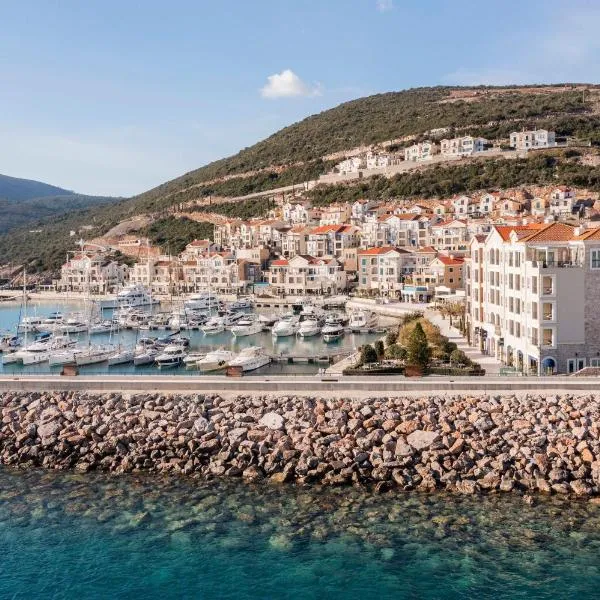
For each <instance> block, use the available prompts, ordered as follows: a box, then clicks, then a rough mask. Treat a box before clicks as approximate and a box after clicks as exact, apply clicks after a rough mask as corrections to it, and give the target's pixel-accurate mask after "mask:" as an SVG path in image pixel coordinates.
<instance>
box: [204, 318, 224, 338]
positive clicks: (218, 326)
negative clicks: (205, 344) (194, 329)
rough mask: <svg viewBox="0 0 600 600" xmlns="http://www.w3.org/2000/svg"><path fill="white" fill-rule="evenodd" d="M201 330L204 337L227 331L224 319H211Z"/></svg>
mask: <svg viewBox="0 0 600 600" xmlns="http://www.w3.org/2000/svg"><path fill="white" fill-rule="evenodd" d="M200 330H201V331H202V333H203V334H204V335H215V334H217V333H222V332H223V331H225V322H224V320H223V318H222V317H211V318H210V319H209V320H208V321H206V323H204V325H202V327H200Z"/></svg>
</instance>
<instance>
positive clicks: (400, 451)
mask: <svg viewBox="0 0 600 600" xmlns="http://www.w3.org/2000/svg"><path fill="white" fill-rule="evenodd" d="M412 453H413V449H412V447H411V446H410V445H409V444H407V443H406V439H405V438H404V437H403V436H401V437H399V438H398V441H397V442H396V449H395V450H394V454H395V455H396V456H410V455H411V454H412Z"/></svg>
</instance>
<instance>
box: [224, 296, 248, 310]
mask: <svg viewBox="0 0 600 600" xmlns="http://www.w3.org/2000/svg"><path fill="white" fill-rule="evenodd" d="M253 306H254V304H253V303H252V300H251V299H250V298H238V299H237V300H234V301H233V302H231V304H229V306H228V308H229V310H245V309H247V308H252V307H253Z"/></svg>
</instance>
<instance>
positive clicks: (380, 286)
mask: <svg viewBox="0 0 600 600" xmlns="http://www.w3.org/2000/svg"><path fill="white" fill-rule="evenodd" d="M414 270H415V255H414V253H413V252H409V251H408V250H404V249H403V248H394V247H392V246H384V247H381V248H367V249H366V250H359V251H358V289H359V290H363V291H377V292H378V293H379V294H380V295H382V296H398V295H399V293H400V291H401V289H402V284H403V282H404V279H405V278H406V277H407V276H409V275H411V274H412V273H413V272H414Z"/></svg>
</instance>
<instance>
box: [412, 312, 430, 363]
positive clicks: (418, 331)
mask: <svg viewBox="0 0 600 600" xmlns="http://www.w3.org/2000/svg"><path fill="white" fill-rule="evenodd" d="M407 352H408V362H409V363H410V364H412V365H418V366H420V367H421V368H423V369H426V368H427V366H428V365H429V361H430V359H431V348H430V347H429V344H428V342H427V337H426V335H425V332H424V331H423V327H422V325H421V323H420V321H417V323H416V324H415V327H414V329H413V331H412V333H411V335H410V338H409V340H408V344H407Z"/></svg>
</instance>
